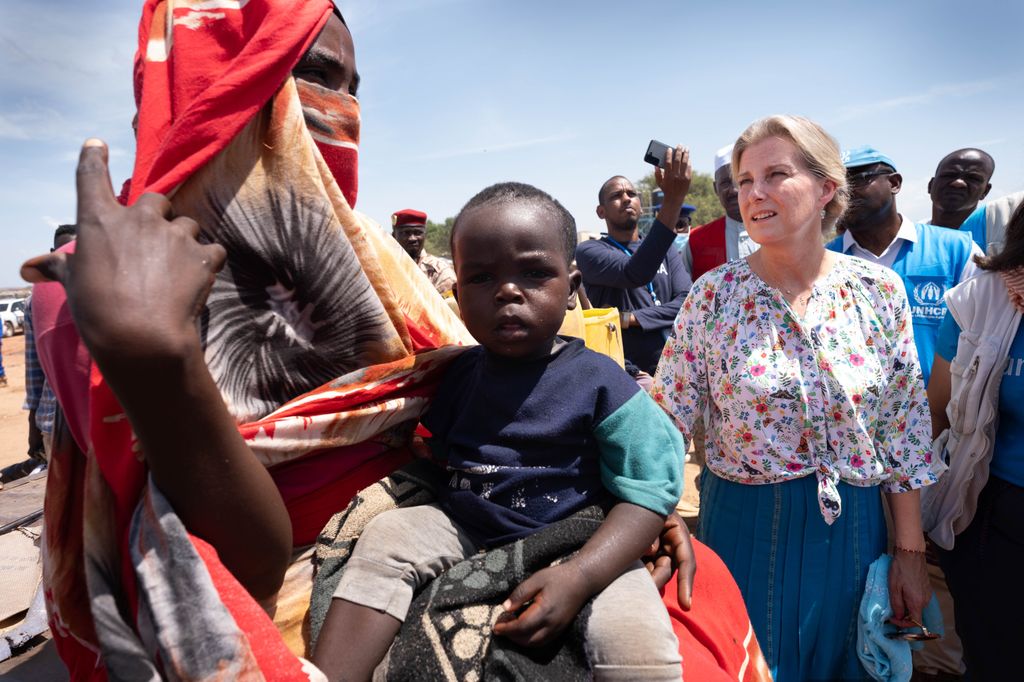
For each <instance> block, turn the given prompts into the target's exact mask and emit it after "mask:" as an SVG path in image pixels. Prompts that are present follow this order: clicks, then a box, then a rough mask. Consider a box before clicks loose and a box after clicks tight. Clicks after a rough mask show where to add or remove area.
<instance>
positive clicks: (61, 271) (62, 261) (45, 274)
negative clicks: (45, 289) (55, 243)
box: [20, 251, 74, 284]
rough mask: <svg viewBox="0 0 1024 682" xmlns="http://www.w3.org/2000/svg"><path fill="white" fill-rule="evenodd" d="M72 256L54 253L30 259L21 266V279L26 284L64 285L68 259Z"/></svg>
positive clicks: (59, 252) (58, 252) (60, 252)
mask: <svg viewBox="0 0 1024 682" xmlns="http://www.w3.org/2000/svg"><path fill="white" fill-rule="evenodd" d="M73 256H74V254H70V253H64V252H63V251H54V252H53V253H48V254H46V255H44V256H36V257H35V258H30V259H28V260H27V261H25V262H24V263H22V265H21V273H20V274H21V278H22V279H23V280H25V281H26V282H31V283H33V284H39V283H41V282H60V283H62V284H66V282H67V274H68V259H69V258H72V257H73Z"/></svg>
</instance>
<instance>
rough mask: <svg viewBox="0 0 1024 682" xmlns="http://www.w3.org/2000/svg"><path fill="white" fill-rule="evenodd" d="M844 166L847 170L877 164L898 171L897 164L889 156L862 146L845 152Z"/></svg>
mask: <svg viewBox="0 0 1024 682" xmlns="http://www.w3.org/2000/svg"><path fill="white" fill-rule="evenodd" d="M842 158H843V165H844V166H846V167H847V168H859V167H860V166H873V165H875V164H876V163H884V164H885V165H886V166H888V167H889V168H892V169H893V170H896V164H895V163H893V162H892V159H890V158H889V157H888V156H886V155H885V154H883V153H882V152H880V151H878V150H877V149H875V148H874V147H871V146H869V145H862V146H860V147H854V148H853V149H847V150H846V151H844V152H843V157H842Z"/></svg>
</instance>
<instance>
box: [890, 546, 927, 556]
mask: <svg viewBox="0 0 1024 682" xmlns="http://www.w3.org/2000/svg"><path fill="white" fill-rule="evenodd" d="M894 547H895V549H896V551H898V552H906V553H907V554H927V553H928V551H927V550H924V549H907V548H906V547H900V546H899V545H894Z"/></svg>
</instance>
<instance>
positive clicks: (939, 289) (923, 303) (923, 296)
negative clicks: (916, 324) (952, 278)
mask: <svg viewBox="0 0 1024 682" xmlns="http://www.w3.org/2000/svg"><path fill="white" fill-rule="evenodd" d="M915 279H918V278H915ZM921 279H922V280H923V281H920V280H919V281H917V282H916V283H915V284H914V288H913V289H912V290H911V296H912V299H913V300H911V302H910V308H911V313H912V314H913V316H914V317H915V318H917V319H919V320H921V319H924V320H935V321H939V320H941V319H942V317H943V316H944V315H945V314H946V302H945V301H943V300H942V297H943V295H944V294H945V293H946V288H945V286H943V284H945V283H944V282H942V283H940V282H938V281H936V280H934V279H924V278H921Z"/></svg>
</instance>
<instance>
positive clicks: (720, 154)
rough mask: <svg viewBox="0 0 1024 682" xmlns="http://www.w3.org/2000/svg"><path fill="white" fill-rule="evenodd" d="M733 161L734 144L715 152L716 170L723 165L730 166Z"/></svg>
mask: <svg viewBox="0 0 1024 682" xmlns="http://www.w3.org/2000/svg"><path fill="white" fill-rule="evenodd" d="M731 163H732V145H731V144H728V145H726V146H724V147H722V148H721V149H719V150H718V151H717V152H715V172H716V173H717V172H718V169H719V168H721V167H722V166H728V165H730V164H731Z"/></svg>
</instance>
